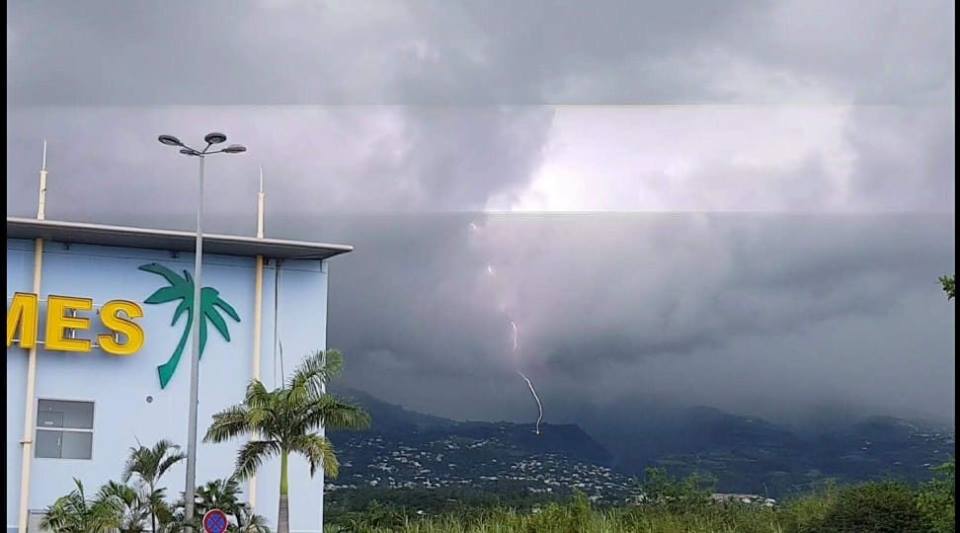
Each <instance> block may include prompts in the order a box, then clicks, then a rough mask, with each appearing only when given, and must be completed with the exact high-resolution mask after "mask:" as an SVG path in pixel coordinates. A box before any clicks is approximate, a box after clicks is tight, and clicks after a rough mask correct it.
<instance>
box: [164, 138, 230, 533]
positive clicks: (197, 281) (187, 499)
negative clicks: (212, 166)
mask: <svg viewBox="0 0 960 533" xmlns="http://www.w3.org/2000/svg"><path fill="white" fill-rule="evenodd" d="M158 140H159V141H160V142H161V143H162V144H165V145H167V146H179V147H180V153H181V154H183V155H186V156H189V157H196V158H197V159H199V160H200V183H199V187H198V188H197V245H196V251H195V252H194V253H195V263H194V267H193V278H194V279H193V333H192V335H191V336H192V337H193V339H191V340H192V342H191V344H192V352H191V354H190V422H189V424H188V426H187V480H186V487H185V490H184V495H183V500H184V518H185V519H186V520H188V521H190V520H193V505H194V501H193V500H194V489H195V487H196V481H197V404H198V401H197V396H198V394H199V376H200V321H201V320H202V316H200V313H201V310H202V302H201V301H200V295H201V291H202V289H203V284H202V282H201V278H200V276H201V268H202V267H203V261H202V259H203V232H202V231H201V222H202V220H203V163H204V160H205V159H206V157H207V156H208V155H213V154H221V153H222V154H239V153H241V152H246V151H247V149H246V147H244V146H241V145H239V144H231V145H230V146H227V147H226V148H223V149H220V150H214V151H210V148H211V147H212V146H214V145H216V144H221V143H223V142H225V141H226V140H227V136H226V135H224V134H222V133H216V132H215V133H208V134H207V135H206V137H204V138H203V140H204V142H206V143H207V146H206V148H204V149H203V150H197V149H195V148H190V147H189V146H187V145H185V144H183V143H182V142H180V139H177V138H176V137H174V136H172V135H161V136H160V137H159V138H158ZM191 530H192V527H189V526H188V531H191Z"/></svg>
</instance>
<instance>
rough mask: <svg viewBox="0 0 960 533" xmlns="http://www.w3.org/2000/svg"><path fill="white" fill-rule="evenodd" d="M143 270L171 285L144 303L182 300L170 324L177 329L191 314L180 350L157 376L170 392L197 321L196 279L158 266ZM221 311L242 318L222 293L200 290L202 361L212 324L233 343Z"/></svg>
mask: <svg viewBox="0 0 960 533" xmlns="http://www.w3.org/2000/svg"><path fill="white" fill-rule="evenodd" d="M140 270H143V271H144V272H151V273H153V274H157V275H160V276H163V278H164V279H166V280H167V283H169V285H167V286H166V287H160V288H159V289H157V290H156V292H154V293H153V294H151V295H150V297H149V298H147V299H146V300H144V303H148V304H163V303H168V302H173V301H176V300H179V301H180V304H179V305H177V308H176V310H174V312H173V320H172V321H171V322H170V325H171V326H174V325H176V323H177V320H179V319H180V317H181V316H182V315H183V314H184V313H186V314H187V321H186V323H185V324H184V326H183V333H182V334H181V335H180V342H178V343H177V347H176V349H174V351H173V354H171V355H170V358H169V359H168V360H167V362H166V363H164V364H162V365H160V366H158V367H157V373H158V374H159V375H160V388H161V389H163V388H166V386H167V383H169V382H170V378H172V377H173V373H174V372H175V371H176V370H177V365H178V364H179V363H180V356H181V355H183V349H184V348H186V346H187V338H188V337H189V335H190V330H191V327H192V326H193V317H194V314H195V313H194V309H193V278H192V277H191V276H190V273H189V272H187V271H186V270H184V271H183V276H180V275H179V274H177V273H176V272H174V271H172V270H170V269H169V268H167V267H165V266H163V265H160V264H158V263H150V264H148V265H141V266H140ZM220 311H223V312H224V313H226V314H227V316H229V317H230V318H232V319H233V320H234V321H236V322H240V315H238V314H237V312H236V310H234V308H233V307H232V306H231V305H230V304H229V303H227V302H226V301H225V300H223V299H222V298H220V291H218V290H217V289H214V288H212V287H203V288H202V289H200V318H201V319H200V357H201V358H202V357H203V350H204V348H206V346H207V323H208V322H209V323H211V324H213V327H214V328H216V330H217V332H219V333H220V336H221V337H223V338H224V340H226V341H227V342H230V330H229V329H228V327H227V322H226V321H225V320H224V319H223V317H222V316H220Z"/></svg>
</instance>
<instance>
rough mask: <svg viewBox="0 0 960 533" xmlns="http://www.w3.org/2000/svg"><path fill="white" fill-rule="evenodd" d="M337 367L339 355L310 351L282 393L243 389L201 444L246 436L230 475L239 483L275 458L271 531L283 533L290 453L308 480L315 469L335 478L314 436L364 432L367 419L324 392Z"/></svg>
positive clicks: (257, 386) (330, 456)
mask: <svg viewBox="0 0 960 533" xmlns="http://www.w3.org/2000/svg"><path fill="white" fill-rule="evenodd" d="M342 366H343V358H342V356H341V355H340V353H339V352H337V351H335V350H329V351H326V352H316V353H314V354H312V355H311V356H309V357H307V358H306V359H304V361H303V362H302V363H301V364H300V366H299V367H298V368H297V369H296V371H294V373H293V375H292V376H291V377H290V379H289V380H288V381H287V383H285V384H284V386H283V387H282V388H279V389H276V390H273V391H267V388H266V387H265V386H264V385H263V383H261V382H260V381H259V380H253V381H251V382H250V385H248V386H247V392H246V395H245V397H244V401H243V403H242V404H239V405H235V406H233V407H229V408H227V409H225V410H223V411H221V412H219V413H217V414H215V415H213V423H212V424H211V425H210V428H209V429H208V430H207V434H206V436H205V437H204V439H203V440H204V442H224V441H227V440H231V439H235V438H240V437H243V436H248V435H249V436H251V437H252V440H250V441H248V442H247V443H246V444H244V445H242V446H241V447H240V450H239V451H238V452H237V463H236V470H235V474H234V475H235V476H236V477H237V478H239V479H245V478H248V477H250V476H252V475H254V474H255V473H256V472H257V470H258V469H259V468H260V466H261V465H262V464H263V463H264V461H266V460H267V459H269V458H270V457H273V456H278V457H279V458H280V502H279V505H280V510H279V513H278V521H277V529H278V530H279V531H280V533H287V528H288V527H289V526H288V524H287V518H288V513H289V510H288V508H287V505H288V495H287V491H288V487H287V461H288V456H289V455H290V454H291V453H297V454H300V455H302V456H304V457H305V458H306V459H307V462H308V463H309V465H310V475H311V476H312V475H314V474H315V473H316V471H317V470H318V469H320V468H322V469H323V471H324V473H325V474H326V475H327V476H330V477H336V475H337V472H338V470H339V463H338V462H337V457H336V455H335V454H334V451H333V445H332V444H330V441H329V440H327V438H326V437H324V436H322V435H320V434H318V433H316V432H317V431H318V430H319V429H320V428H321V427H322V428H324V429H325V430H327V431H335V430H338V429H364V428H366V427H367V426H369V424H370V417H369V415H367V413H366V412H364V411H363V410H362V409H361V408H359V407H357V406H355V405H352V404H350V403H348V402H345V401H343V400H340V399H338V398H337V397H335V396H333V395H330V394H327V393H325V392H324V385H325V383H326V382H327V381H328V380H329V379H331V378H332V377H334V376H335V375H337V374H338V373H339V372H340V369H341V368H342Z"/></svg>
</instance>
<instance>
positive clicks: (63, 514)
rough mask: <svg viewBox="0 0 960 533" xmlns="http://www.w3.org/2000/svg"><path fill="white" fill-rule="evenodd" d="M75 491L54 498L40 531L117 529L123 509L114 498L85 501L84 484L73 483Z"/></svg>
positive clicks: (101, 531) (66, 532) (67, 532)
mask: <svg viewBox="0 0 960 533" xmlns="http://www.w3.org/2000/svg"><path fill="white" fill-rule="evenodd" d="M73 483H74V485H75V486H76V488H75V489H74V490H72V491H70V494H67V495H66V496H61V497H60V498H57V501H55V502H53V505H51V506H50V507H47V509H46V513H45V515H44V517H43V519H42V520H41V521H40V528H41V529H45V530H48V531H54V532H55V533H105V532H107V531H110V530H114V529H119V528H120V526H121V525H122V522H123V509H122V507H121V505H120V504H119V503H118V501H117V500H116V499H114V498H98V499H96V500H87V496H86V493H85V492H84V490H83V483H81V482H80V480H79V479H76V478H74V480H73Z"/></svg>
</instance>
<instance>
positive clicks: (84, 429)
mask: <svg viewBox="0 0 960 533" xmlns="http://www.w3.org/2000/svg"><path fill="white" fill-rule="evenodd" d="M36 457H39V458H44V459H91V458H92V457H93V402H75V401H64V400H40V401H39V402H37V442H36Z"/></svg>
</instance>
